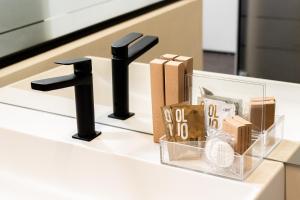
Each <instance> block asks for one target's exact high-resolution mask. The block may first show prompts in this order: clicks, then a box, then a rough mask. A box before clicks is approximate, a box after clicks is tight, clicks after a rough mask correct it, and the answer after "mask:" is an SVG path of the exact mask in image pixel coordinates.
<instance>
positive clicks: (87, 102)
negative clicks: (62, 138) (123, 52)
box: [31, 58, 101, 141]
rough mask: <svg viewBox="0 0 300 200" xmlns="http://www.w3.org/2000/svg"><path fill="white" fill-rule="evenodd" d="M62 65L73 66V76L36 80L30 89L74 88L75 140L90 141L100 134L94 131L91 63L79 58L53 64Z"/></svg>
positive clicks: (89, 60)
mask: <svg viewBox="0 0 300 200" xmlns="http://www.w3.org/2000/svg"><path fill="white" fill-rule="evenodd" d="M55 63H56V64H62V65H74V74H71V75H67V76H61V77H55V78H49V79H43V80H37V81H32V82H31V88H32V89H34V90H40V91H50V90H56V89H61V88H66V87H70V86H75V101H76V116H77V131H78V133H77V134H75V135H73V136H72V137H73V138H75V139H80V140H85V141H91V140H92V139H94V138H95V137H97V136H98V135H100V134H101V132H97V131H95V114H94V96H93V76H92V62H91V59H90V58H79V59H74V60H66V61H59V62H55Z"/></svg>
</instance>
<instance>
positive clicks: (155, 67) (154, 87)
mask: <svg viewBox="0 0 300 200" xmlns="http://www.w3.org/2000/svg"><path fill="white" fill-rule="evenodd" d="M166 62H167V61H166V60H163V59H154V60H152V61H151V62H150V73H151V98H152V118H153V120H152V124H153V140H154V142H159V139H160V138H161V137H162V135H163V132H164V123H163V118H162V114H161V107H163V106H165V85H164V82H165V80H164V79H165V76H164V73H165V72H164V64H165V63H166Z"/></svg>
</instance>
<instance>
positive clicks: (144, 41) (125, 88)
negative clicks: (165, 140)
mask: <svg viewBox="0 0 300 200" xmlns="http://www.w3.org/2000/svg"><path fill="white" fill-rule="evenodd" d="M142 36H143V34H141V33H129V34H128V35H126V36H125V37H123V38H121V39H120V40H118V41H116V42H114V43H113V44H112V46H111V51H112V88H113V91H112V92H113V113H112V114H110V115H109V117H111V118H116V119H121V120H125V119H127V118H129V117H131V116H133V115H134V113H131V112H129V82H128V76H129V74H128V65H129V64H130V63H131V62H132V61H133V60H135V59H136V58H138V57H139V56H141V55H142V54H143V53H145V52H146V51H148V50H149V49H151V48H152V47H153V46H154V45H156V44H157V43H158V37H156V36H144V37H142ZM139 38H141V39H139ZM137 39H139V40H138V41H136V40H137ZM134 41H136V42H135V43H133V42H134ZM131 43H133V44H132V45H130V44H131ZM129 45H130V46H129ZM128 46H129V47H128Z"/></svg>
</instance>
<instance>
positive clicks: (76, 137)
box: [72, 131, 101, 142]
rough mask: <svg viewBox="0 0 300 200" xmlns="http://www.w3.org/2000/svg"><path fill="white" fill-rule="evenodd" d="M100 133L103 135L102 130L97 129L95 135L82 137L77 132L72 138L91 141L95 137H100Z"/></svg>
mask: <svg viewBox="0 0 300 200" xmlns="http://www.w3.org/2000/svg"><path fill="white" fill-rule="evenodd" d="M99 135H101V132H100V131H95V135H93V136H91V137H80V136H79V135H78V133H77V134H75V135H73V136H72V138H74V139H78V140H84V141H88V142H90V141H92V140H93V139H95V138H96V137H98V136H99Z"/></svg>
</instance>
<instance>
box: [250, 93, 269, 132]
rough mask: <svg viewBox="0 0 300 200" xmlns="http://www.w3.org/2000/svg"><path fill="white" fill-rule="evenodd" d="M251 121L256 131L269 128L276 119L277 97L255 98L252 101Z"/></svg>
mask: <svg viewBox="0 0 300 200" xmlns="http://www.w3.org/2000/svg"><path fill="white" fill-rule="evenodd" d="M250 121H251V122H252V124H253V129H254V130H256V131H262V130H267V129H268V128H269V127H270V126H272V125H273V124H274V121H275V98H274V97H265V98H253V99H251V102H250Z"/></svg>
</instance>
